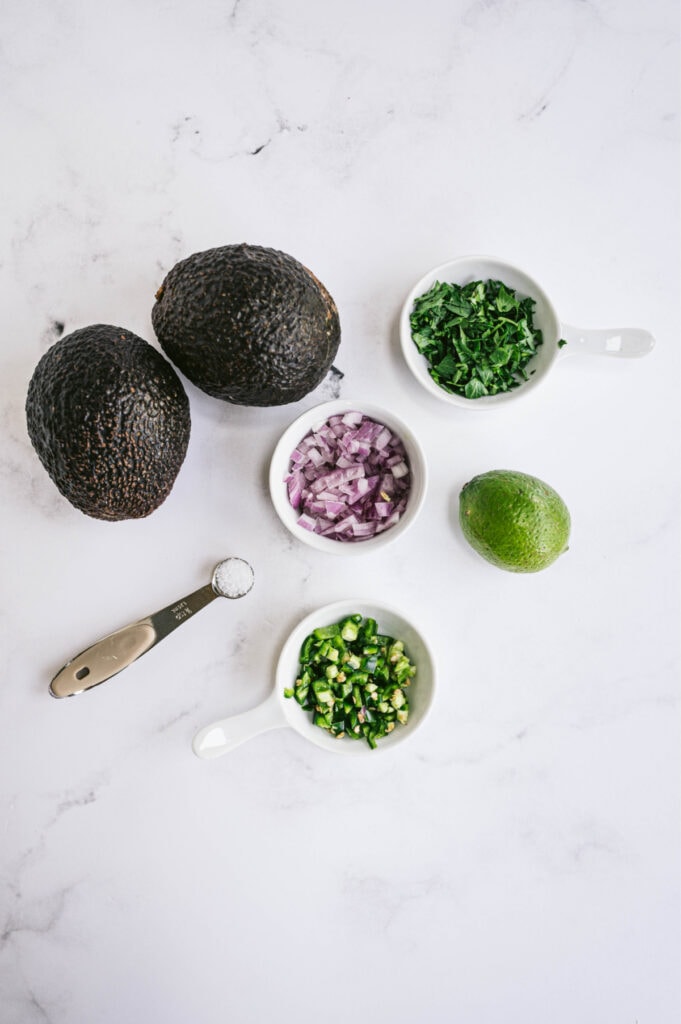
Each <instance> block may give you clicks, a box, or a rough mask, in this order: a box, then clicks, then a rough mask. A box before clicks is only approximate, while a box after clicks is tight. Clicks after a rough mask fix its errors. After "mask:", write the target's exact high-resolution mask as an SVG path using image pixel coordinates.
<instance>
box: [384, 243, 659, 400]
mask: <svg viewBox="0 0 681 1024" xmlns="http://www.w3.org/2000/svg"><path fill="white" fill-rule="evenodd" d="M400 343H401V346H402V351H403V354H404V358H405V360H406V362H407V366H408V367H409V369H410V370H411V372H412V373H413V375H414V376H415V378H416V380H417V381H418V382H419V383H420V384H421V385H422V386H423V387H424V388H425V389H426V390H427V391H428V392H429V393H430V394H431V395H434V396H435V397H437V398H440V399H442V400H444V401H446V402H450V403H451V404H453V405H458V406H463V407H465V408H469V409H489V408H493V407H495V406H498V405H500V404H503V403H506V402H510V401H513V400H514V399H516V398H520V397H522V396H523V395H527V394H528V393H529V392H530V391H531V390H533V389H534V388H536V387H537V386H538V385H539V384H540V383H541V381H543V380H544V378H545V377H546V374H547V373H548V372H549V370H550V369H551V367H552V366H553V363H554V362H555V359H556V357H557V356H558V354H559V352H562V353H564V354H566V355H569V354H572V353H575V352H583V353H585V354H588V355H605V356H625V357H638V356H643V355H646V354H647V353H648V352H650V351H651V350H652V348H653V345H654V339H653V338H652V336H651V335H650V334H649V332H648V331H644V330H640V329H638V328H626V327H625V328H612V329H600V330H593V329H588V330H587V329H584V328H576V327H570V326H568V325H566V324H562V325H561V323H560V321H559V319H558V315H557V313H556V310H555V309H554V307H553V304H552V303H551V301H550V299H549V298H548V296H547V294H546V292H545V291H544V290H543V288H542V287H541V286H540V285H539V284H537V282H536V281H535V280H534V279H533V278H532V277H530V276H529V274H526V273H525V271H523V270H521V269H520V268H519V267H516V266H514V264H512V263H508V262H506V261H505V260H500V259H497V258H496V257H493V256H463V257H460V258H459V259H455V260H450V261H449V262H448V263H442V264H441V265H440V266H438V267H435V268H434V269H433V270H430V271H429V272H428V273H427V274H426V275H425V276H424V277H422V278H421V280H420V281H419V282H418V283H417V284H416V285H415V286H414V287H413V288H412V290H411V292H410V293H409V295H408V296H407V299H406V301H405V303H404V306H403V307H402V313H401V316H400Z"/></svg>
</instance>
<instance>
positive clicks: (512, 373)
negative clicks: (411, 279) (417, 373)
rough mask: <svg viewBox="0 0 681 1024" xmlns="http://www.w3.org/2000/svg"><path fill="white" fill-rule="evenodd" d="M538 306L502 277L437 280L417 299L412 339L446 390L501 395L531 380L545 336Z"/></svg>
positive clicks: (475, 395) (477, 395) (466, 394)
mask: <svg viewBox="0 0 681 1024" xmlns="http://www.w3.org/2000/svg"><path fill="white" fill-rule="evenodd" d="M534 306H535V302H534V299H530V298H520V297H519V296H518V295H517V294H516V293H515V292H514V291H513V290H512V289H511V288H508V287H507V286H506V285H505V284H504V283H503V282H502V281H472V282H471V283H470V284H466V285H457V284H446V283H443V282H440V281H436V282H435V284H434V285H433V286H432V288H430V290H429V291H427V292H426V293H425V294H424V295H421V296H419V298H418V299H416V301H415V302H414V308H413V310H412V313H411V316H410V323H411V335H412V340H413V342H414V344H415V345H416V347H417V349H418V350H419V352H420V353H421V355H423V356H424V357H425V358H426V360H427V362H428V372H429V373H430V375H431V377H432V378H433V380H434V381H435V383H436V384H438V385H439V387H441V388H442V389H443V390H444V391H448V392H450V393H451V394H456V395H463V396H464V397H465V398H482V397H483V395H496V394H498V393H499V392H502V391H510V390H511V389H512V388H516V387H518V385H519V384H522V383H523V381H524V380H528V379H529V378H528V373H527V371H526V369H525V367H526V365H527V363H528V362H529V360H530V359H531V358H532V356H533V355H534V354H535V352H536V350H537V348H538V347H539V345H541V344H542V340H543V339H542V334H541V331H540V330H539V329H538V328H536V327H535V326H534V323H533V313H534ZM533 372H534V371H533V370H531V371H530V374H531V373H533Z"/></svg>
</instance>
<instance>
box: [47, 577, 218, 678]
mask: <svg viewBox="0 0 681 1024" xmlns="http://www.w3.org/2000/svg"><path fill="white" fill-rule="evenodd" d="M217 596H218V595H217V594H216V593H215V591H214V590H213V587H212V586H211V584H210V583H209V584H207V585H206V586H205V587H200V588H199V590H195V591H194V592H193V593H192V594H188V595H187V597H184V598H182V600H181V601H175V602H174V603H173V604H170V605H168V606H167V608H162V609H161V610H160V611H158V612H155V613H154V614H153V615H149V616H147V618H145V619H140V620H139V621H138V622H133V623H131V624H130V625H129V626H124V627H123V628H122V629H118V630H116V632H115V633H109V634H108V635H107V636H105V637H102V639H101V640H97V642H96V643H94V644H92V645H91V646H90V647H87V648H86V649H85V650H84V651H81V652H80V654H77V655H76V656H75V658H72V659H71V661H67V663H66V664H65V665H64V667H63V668H61V669H60V670H59V672H57V674H56V676H55V677H54V679H53V680H52V682H51V683H50V693H51V694H52V696H53V697H73V696H75V695H76V694H77V693H83V691H84V690H91V689H92V688H93V686H99V684H100V683H103V682H105V681H106V680H107V679H111V677H112V676H115V675H118V673H119V672H121V671H122V670H123V669H124V668H127V667H128V665H132V663H133V662H134V661H137V659H138V658H141V657H142V655H143V654H146V653H147V651H150V650H151V648H152V647H154V646H155V645H156V644H157V643H158V642H159V640H163V638H164V637H166V636H168V634H169V633H172V631H173V630H174V629H177V627H178V626H181V625H182V623H183V622H185V621H186V620H187V619H189V618H191V616H192V615H195V614H196V612H198V611H200V610H201V609H202V608H205V606H206V605H207V604H209V603H210V602H211V601H212V600H214V598H216V597H217Z"/></svg>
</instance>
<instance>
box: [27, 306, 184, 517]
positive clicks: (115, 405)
mask: <svg viewBox="0 0 681 1024" xmlns="http://www.w3.org/2000/svg"><path fill="white" fill-rule="evenodd" d="M26 421H27V426H28V434H29V437H30V439H31V443H32V444H33V447H34V448H35V450H36V452H37V453H38V456H39V458H40V461H41V462H42V464H43V466H44V467H45V469H46V470H47V472H48V473H49V475H50V477H51V478H52V480H53V481H54V483H55V484H56V486H57V488H58V489H59V491H60V492H61V494H62V495H63V496H64V497H65V498H66V499H67V500H68V501H69V502H70V503H71V504H72V505H74V506H75V508H77V509H79V510H80V511H81V512H84V513H85V515H88V516H92V517H93V518H94V519H107V520H121V519H140V518H142V517H144V516H148V515H149V514H150V513H151V512H153V511H154V509H156V508H158V506H159V505H160V504H161V503H162V502H163V501H164V500H165V499H166V498H167V496H168V494H169V493H170V490H171V488H172V486H173V484H174V482H175V478H176V477H177V474H178V472H179V470H180V466H181V465H182V462H183V461H184V457H185V455H186V452H187V445H188V443H189V433H190V426H191V423H190V415H189V400H188V398H187V395H186V393H185V390H184V388H183V386H182V383H181V381H180V379H179V377H178V375H177V373H176V372H175V370H174V369H173V367H172V366H171V365H170V364H169V363H168V362H167V360H166V359H164V358H163V356H162V355H161V354H160V353H159V352H157V351H156V349H154V348H152V346H151V345H149V344H148V343H147V342H146V341H144V340H143V339H142V338H139V337H137V336H136V335H135V334H132V333H131V332H130V331H127V330H125V328H122V327H111V326H109V325H106V324H96V325H94V326H92V327H83V328H82V329H81V330H78V331H74V332H73V333H72V334H69V335H66V336H65V337H63V338H61V339H60V340H59V341H58V342H56V344H54V345H53V346H52V347H51V348H50V349H48V351H47V352H46V353H45V354H44V355H43V357H42V359H41V360H40V362H39V363H38V365H37V366H36V368H35V370H34V372H33V376H32V377H31V381H30V384H29V388H28V395H27V398H26Z"/></svg>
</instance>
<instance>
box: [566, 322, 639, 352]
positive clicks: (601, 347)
mask: <svg viewBox="0 0 681 1024" xmlns="http://www.w3.org/2000/svg"><path fill="white" fill-rule="evenodd" d="M561 336H562V337H563V338H564V340H565V341H566V342H567V345H564V346H563V347H562V348H561V349H560V352H559V354H560V355H561V356H569V355H574V354H575V353H577V352H584V353H586V354H587V355H591V356H619V357H621V358H624V359H638V358H640V357H641V356H647V355H648V353H649V352H652V350H653V348H654V346H655V339H654V338H653V336H652V334H650V332H649V331H644V330H643V329H642V328H639V327H611V328H607V327H604V328H601V329H593V328H584V327H571V326H570V325H569V324H562V325H561Z"/></svg>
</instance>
